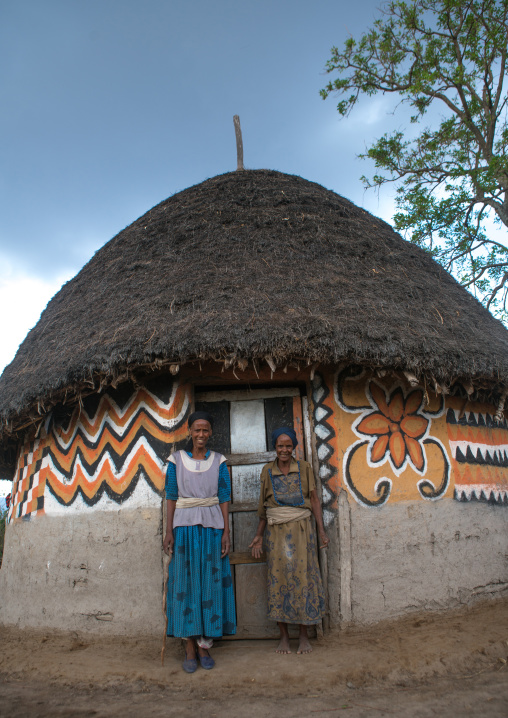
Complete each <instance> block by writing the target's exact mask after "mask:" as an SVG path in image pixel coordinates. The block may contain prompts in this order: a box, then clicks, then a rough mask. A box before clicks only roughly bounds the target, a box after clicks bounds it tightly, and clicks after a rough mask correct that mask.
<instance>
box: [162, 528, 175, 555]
mask: <svg viewBox="0 0 508 718" xmlns="http://www.w3.org/2000/svg"><path fill="white" fill-rule="evenodd" d="M174 543H175V538H174V536H173V532H172V531H171V532H169V533H167V534H166V537H165V539H164V543H163V544H162V548H163V549H164V553H167V555H168V556H171V554H172V553H173V545H174Z"/></svg>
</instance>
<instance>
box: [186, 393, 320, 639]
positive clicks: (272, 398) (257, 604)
mask: <svg viewBox="0 0 508 718" xmlns="http://www.w3.org/2000/svg"><path fill="white" fill-rule="evenodd" d="M301 394H302V392H301V390H300V388H299V387H297V386H292V387H280V388H279V387H269V388H266V389H261V388H259V389H252V390H248V389H234V390H228V389H224V390H215V389H214V390H210V388H207V387H195V410H196V411H208V412H210V414H212V416H213V418H214V431H213V435H212V438H211V440H210V444H209V447H210V448H211V449H213V450H214V451H218V452H220V453H221V454H224V455H225V456H226V458H227V464H228V467H229V472H230V475H231V504H230V515H229V519H230V528H231V553H230V563H231V570H232V574H233V581H234V586H235V598H236V611H237V634H236V636H235V638H276V637H277V636H278V628H277V624H276V623H275V622H274V621H269V620H268V619H267V617H266V606H267V591H266V562H265V559H264V558H263V557H262V558H261V559H254V558H252V555H251V551H250V550H249V548H248V546H249V543H250V542H251V541H252V539H253V537H254V534H255V532H256V528H257V525H258V516H257V508H258V501H259V487H260V481H259V479H260V475H261V469H262V468H263V465H264V464H266V463H267V462H269V461H272V460H273V459H274V458H275V451H273V450H272V446H271V433H272V431H273V430H274V429H275V428H277V427H279V426H292V427H293V428H294V430H295V432H296V435H297V437H298V446H297V447H296V450H295V456H296V458H297V459H298V460H302V459H307V460H308V461H311V458H310V426H309V424H308V411H307V408H308V407H307V397H306V396H302V395H301Z"/></svg>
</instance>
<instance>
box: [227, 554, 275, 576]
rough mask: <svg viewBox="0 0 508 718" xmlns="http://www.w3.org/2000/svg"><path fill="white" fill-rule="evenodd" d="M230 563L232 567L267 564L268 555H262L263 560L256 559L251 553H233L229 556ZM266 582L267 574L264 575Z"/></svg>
mask: <svg viewBox="0 0 508 718" xmlns="http://www.w3.org/2000/svg"><path fill="white" fill-rule="evenodd" d="M229 563H230V564H231V565H232V566H238V565H242V566H243V564H247V563H263V564H264V563H266V554H265V553H262V554H261V558H254V556H253V555H252V553H251V552H250V551H233V552H232V553H230V554H229ZM263 577H264V580H265V581H266V573H263Z"/></svg>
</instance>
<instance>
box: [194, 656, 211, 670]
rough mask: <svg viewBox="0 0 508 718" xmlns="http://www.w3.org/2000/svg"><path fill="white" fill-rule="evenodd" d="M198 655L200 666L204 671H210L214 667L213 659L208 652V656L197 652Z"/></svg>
mask: <svg viewBox="0 0 508 718" xmlns="http://www.w3.org/2000/svg"><path fill="white" fill-rule="evenodd" d="M198 657H199V662H200V663H201V668H204V669H205V671H210V670H211V669H212V668H213V667H214V665H215V661H214V660H213V658H212V657H211V656H210V654H208V656H200V655H199V653H198Z"/></svg>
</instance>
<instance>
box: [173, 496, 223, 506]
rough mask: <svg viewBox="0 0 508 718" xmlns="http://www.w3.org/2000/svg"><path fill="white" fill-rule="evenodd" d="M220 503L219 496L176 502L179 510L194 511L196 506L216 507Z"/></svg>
mask: <svg viewBox="0 0 508 718" xmlns="http://www.w3.org/2000/svg"><path fill="white" fill-rule="evenodd" d="M218 503H219V497H218V496H210V498H206V499H197V498H194V497H188V498H181V499H178V500H177V502H176V508H177V509H193V508H194V507H196V506H215V505H216V504H218Z"/></svg>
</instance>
